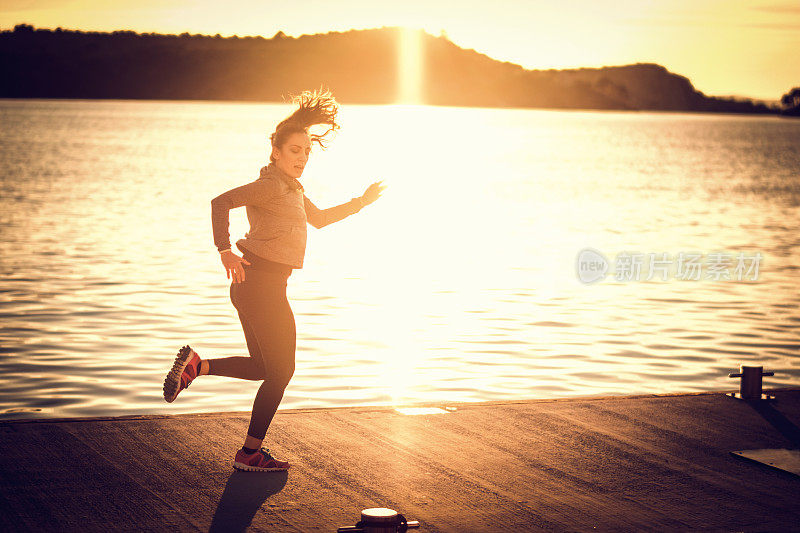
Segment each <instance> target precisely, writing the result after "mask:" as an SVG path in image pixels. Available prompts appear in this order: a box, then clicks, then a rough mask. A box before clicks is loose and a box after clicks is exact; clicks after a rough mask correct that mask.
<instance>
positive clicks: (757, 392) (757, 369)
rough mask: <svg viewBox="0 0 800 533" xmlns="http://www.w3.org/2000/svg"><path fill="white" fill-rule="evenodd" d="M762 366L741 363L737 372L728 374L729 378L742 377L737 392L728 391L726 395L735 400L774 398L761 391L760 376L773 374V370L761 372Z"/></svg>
mask: <svg viewBox="0 0 800 533" xmlns="http://www.w3.org/2000/svg"><path fill="white" fill-rule="evenodd" d="M763 370H764V367H763V366H747V365H741V366H740V367H739V372H737V373H735V374H728V377H729V378H742V384H741V386H740V388H739V392H729V393H727V396H730V397H731V398H736V399H737V400H774V399H775V396H770V395H769V394H764V393H763V392H761V377H762V376H774V375H775V372H763Z"/></svg>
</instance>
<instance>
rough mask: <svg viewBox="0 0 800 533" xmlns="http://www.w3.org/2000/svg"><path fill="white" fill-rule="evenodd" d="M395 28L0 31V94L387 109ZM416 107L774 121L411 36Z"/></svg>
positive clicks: (679, 84) (667, 87)
mask: <svg viewBox="0 0 800 533" xmlns="http://www.w3.org/2000/svg"><path fill="white" fill-rule="evenodd" d="M400 32H401V29H400V28H379V29H369V30H350V31H346V32H329V33H325V34H313V35H302V36H300V37H296V38H295V37H289V36H286V35H285V34H283V33H282V32H278V33H277V34H276V35H275V36H273V37H272V38H269V39H267V38H264V37H260V36H257V37H243V38H240V37H238V36H233V37H221V36H220V35H219V34H217V35H215V36H210V35H190V34H189V33H183V34H181V35H174V34H166V35H164V34H155V33H142V34H140V33H136V32H133V31H114V32H83V31H79V30H63V29H61V28H57V29H56V30H49V29H36V28H34V27H33V26H30V25H27V24H18V25H17V26H15V28H14V29H13V30H5V31H2V32H0V68H2V69H3V71H4V73H5V74H6V75H5V76H4V77H3V78H2V79H0V98H40V99H55V98H63V99H70V100H74V99H86V100H98V99H103V100H105V99H119V100H171V101H175V100H190V101H192V100H196V101H232V102H233V101H235V102H260V103H267V102H275V103H281V102H283V101H284V98H283V97H284V96H286V95H288V94H297V93H299V92H301V91H302V90H304V89H310V88H315V87H319V86H321V85H323V86H325V87H328V88H330V89H331V90H332V91H333V93H334V94H335V95H336V97H337V100H339V102H341V103H343V104H365V105H369V104H389V105H391V104H394V103H397V102H398V101H400V100H401V97H400V90H399V85H400V84H399V83H398V70H399V67H398V61H399V59H398V42H399V38H400ZM417 37H418V38H419V40H420V41H419V42H420V47H419V49H420V56H419V61H418V63H419V64H418V65H417V66H418V67H419V68H420V76H419V78H420V80H421V84H420V87H419V93H420V95H421V101H422V102H424V104H425V105H435V106H454V107H482V108H513V109H561V110H583V111H596V110H606V111H673V112H674V111H678V112H702V113H734V114H743V113H744V114H779V113H780V108H779V106H777V105H775V104H773V103H772V102H764V101H763V100H754V99H749V98H741V99H740V98H736V97H724V98H723V97H712V96H706V95H705V94H703V93H702V92H700V91H697V90H696V89H695V88H694V87H693V86H692V84H691V82H690V81H689V80H688V79H687V78H685V77H683V76H680V75H678V74H674V73H671V72H669V71H668V70H667V69H666V68H664V67H663V66H661V65H657V64H653V63H636V64H632V65H622V66H610V67H600V68H579V69H564V70H556V69H548V70H526V69H524V68H523V67H521V66H520V65H517V64H514V63H510V62H502V61H498V60H495V59H492V58H490V57H488V56H486V55H484V54H481V53H478V52H476V51H475V50H471V49H463V48H460V47H458V46H457V45H455V44H454V43H452V42H451V41H449V40H448V39H447V38H445V37H443V36H440V37H434V36H431V35H429V34H427V33H424V32H421V31H420V32H418V33H417Z"/></svg>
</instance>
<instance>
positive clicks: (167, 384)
mask: <svg viewBox="0 0 800 533" xmlns="http://www.w3.org/2000/svg"><path fill="white" fill-rule="evenodd" d="M191 357H192V349H191V348H190V347H189V346H188V345H186V346H184V347H183V348H181V349H180V350H178V355H177V356H176V357H175V362H174V363H172V369H171V370H170V371H169V372H167V377H166V378H164V399H165V400H166V401H167V403H172V402H174V401H175V398H177V397H178V393H179V392H180V390H178V389H180V386H181V374H183V371H184V369H185V368H186V365H187V364H189V359H191Z"/></svg>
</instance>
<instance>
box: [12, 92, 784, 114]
mask: <svg viewBox="0 0 800 533" xmlns="http://www.w3.org/2000/svg"><path fill="white" fill-rule="evenodd" d="M3 100H16V101H23V100H40V101H51V102H57V101H63V102H103V101H107V102H163V103H169V104H180V103H187V104H190V103H193V104H244V105H250V104H271V105H288V102H283V101H276V100H220V99H215V100H197V99H188V98H181V99H158V98H81V97H75V98H64V97H53V98H50V97H7V96H0V101H3ZM343 105H346V106H348V107H352V106H403V105H412V106H413V105H418V106H422V107H425V106H429V107H459V108H464V109H506V110H519V111H553V112H572V113H657V114H675V115H687V114H688V115H730V116H764V115H767V116H774V117H776V118H784V117H782V116H781V115H780V113H735V112H724V111H681V110H665V109H589V108H586V109H584V108H566V109H562V108H550V107H498V106H466V105H460V106H456V105H447V104H392V103H388V104H365V103H360V102H345V103H344V104H343Z"/></svg>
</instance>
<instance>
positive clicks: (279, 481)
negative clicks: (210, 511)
mask: <svg viewBox="0 0 800 533" xmlns="http://www.w3.org/2000/svg"><path fill="white" fill-rule="evenodd" d="M288 478H289V475H288V472H286V471H282V472H270V473H261V472H240V471H236V472H234V473H232V474H231V477H230V478H228V482H227V483H226V484H225V490H224V491H223V492H222V497H221V498H220V500H219V503H218V504H217V510H216V512H215V513H214V518H213V519H212V520H211V526H210V527H209V532H215V531H216V532H222V531H225V532H228V531H245V530H246V529H247V527H248V526H249V525H250V523H251V522H252V521H253V517H254V516H255V514H256V512H258V510H259V509H260V508H261V506H262V505H263V504H264V502H265V501H266V500H267V498H269V497H270V496H272V495H273V494H277V493H279V492H280V491H281V490H283V487H284V486H285V485H286V480H287V479H288Z"/></svg>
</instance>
